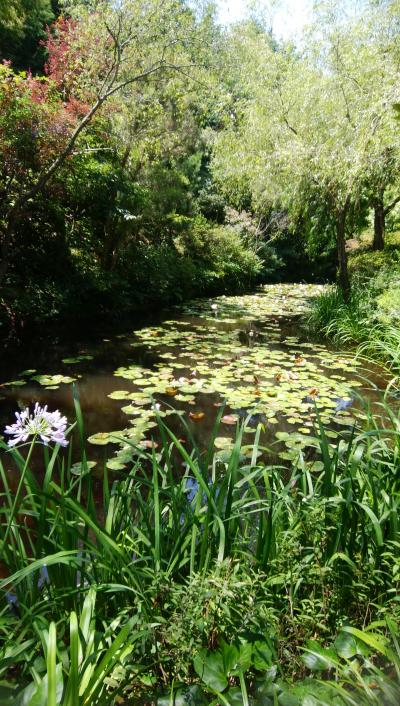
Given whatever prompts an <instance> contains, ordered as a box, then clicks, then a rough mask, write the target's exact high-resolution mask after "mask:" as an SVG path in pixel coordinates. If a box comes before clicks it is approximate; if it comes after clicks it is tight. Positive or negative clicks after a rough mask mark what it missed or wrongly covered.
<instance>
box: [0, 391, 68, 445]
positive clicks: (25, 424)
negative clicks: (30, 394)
mask: <svg viewBox="0 0 400 706" xmlns="http://www.w3.org/2000/svg"><path fill="white" fill-rule="evenodd" d="M15 416H16V418H17V421H16V422H15V424H10V425H9V426H7V427H6V428H5V430H4V433H5V434H10V435H11V436H13V437H14V439H10V440H9V442H8V445H9V446H16V445H17V444H20V443H23V442H25V441H27V440H28V439H29V437H30V436H35V437H38V438H39V439H41V441H42V442H43V443H44V444H45V445H46V446H47V444H49V443H50V442H53V443H54V444H60V446H67V444H68V441H67V439H66V438H65V431H66V429H67V424H68V421H67V418H66V417H62V416H61V414H60V412H59V411H58V409H57V410H56V411H55V412H48V410H47V405H46V406H45V407H40V406H39V403H38V402H36V404H35V407H34V410H33V414H29V408H28V407H27V408H26V409H24V411H23V412H16V413H15Z"/></svg>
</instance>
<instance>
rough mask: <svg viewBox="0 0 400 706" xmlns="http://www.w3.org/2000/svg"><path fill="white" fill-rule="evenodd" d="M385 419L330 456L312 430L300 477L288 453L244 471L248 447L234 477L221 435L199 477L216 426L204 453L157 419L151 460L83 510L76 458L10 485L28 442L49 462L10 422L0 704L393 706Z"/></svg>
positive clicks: (391, 493)
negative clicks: (316, 462)
mask: <svg viewBox="0 0 400 706" xmlns="http://www.w3.org/2000/svg"><path fill="white" fill-rule="evenodd" d="M75 405H76V414H77V424H78V432H79V438H81V440H83V439H84V429H83V426H82V425H83V420H82V414H81V411H80V406H79V402H78V400H77V399H75ZM386 414H387V416H386V420H387V421H386V426H385V427H381V428H379V427H378V426H377V424H376V421H375V419H374V417H373V416H372V415H370V416H369V417H367V421H366V424H365V425H364V426H363V427H362V428H354V429H353V430H349V433H348V435H347V437H346V438H343V439H342V440H341V441H340V443H339V445H337V444H335V443H333V442H330V441H329V439H328V437H327V436H326V434H325V430H324V428H323V426H322V425H321V424H318V423H317V424H316V427H315V430H314V434H315V438H316V443H317V446H318V453H319V456H320V458H321V468H320V471H319V472H315V471H314V472H313V473H312V474H311V473H310V471H309V470H308V465H307V463H306V462H305V459H304V457H303V454H302V453H301V452H300V453H299V456H298V459H297V462H292V463H291V464H289V465H287V466H286V467H284V466H281V467H279V466H275V467H265V466H264V465H263V464H259V463H257V456H258V453H257V451H258V449H257V446H258V444H259V431H258V432H257V435H256V439H255V442H254V449H253V455H252V458H251V459H249V458H244V457H243V456H242V455H241V445H242V435H243V426H242V427H241V426H239V425H238V428H237V432H236V437H235V443H234V448H233V451H232V452H231V454H230V455H229V457H228V458H226V460H225V461H223V462H222V461H221V460H220V459H217V458H216V457H215V456H214V452H213V442H214V439H215V438H216V437H217V434H218V428H219V424H220V418H221V415H222V410H221V411H220V413H219V415H218V418H217V421H216V424H215V427H214V429H213V431H212V435H211V439H210V443H209V447H208V449H207V450H206V451H205V452H204V453H200V452H199V450H198V448H197V447H196V444H195V442H194V440H192V446H191V448H188V449H185V448H184V446H183V445H182V444H181V442H180V441H179V439H178V438H177V436H175V435H174V434H173V433H172V432H171V431H170V429H169V428H168V427H167V426H166V425H165V424H164V422H163V421H162V419H160V418H159V419H158V425H159V435H160V438H161V440H162V441H161V445H160V447H159V448H158V449H157V452H156V451H155V450H154V449H153V450H151V451H143V450H142V451H140V452H138V457H137V461H136V462H134V464H133V467H132V469H131V470H130V471H129V472H128V473H124V474H123V476H118V474H110V473H109V472H108V473H107V471H106V468H105V469H104V483H103V491H102V494H101V497H100V498H98V497H95V496H94V494H93V483H92V479H91V470H90V464H88V463H87V461H86V458H87V456H86V451H85V447H84V445H83V446H82V462H81V464H80V466H79V464H78V465H77V464H75V465H74V466H71V463H70V460H69V458H70V457H69V456H68V451H70V450H71V449H70V448H69V450H68V449H64V450H63V449H62V447H60V446H59V445H58V446H57V445H56V446H55V447H54V450H53V449H50V447H49V446H43V454H44V455H43V462H44V476H43V480H42V481H39V480H38V478H37V476H36V475H35V474H34V473H33V472H32V471H31V469H30V457H31V452H32V450H33V448H34V447H35V446H36V447H37V446H39V445H40V444H41V443H42V440H43V438H44V439H45V442H46V443H47V442H50V443H51V439H53V438H54V441H59V442H60V443H61V442H62V444H63V445H66V444H68V439H69V432H70V430H71V428H69V430H68V431H66V420H64V419H63V418H60V417H59V416H57V414H50V413H47V411H46V410H44V411H43V410H42V409H41V408H36V409H35V411H34V413H33V415H31V417H30V418H28V417H24V416H22V417H21V418H19V419H18V420H17V423H16V425H14V427H9V428H8V429H7V433H8V435H9V439H10V443H11V444H13V443H14V442H15V441H18V442H19V443H17V445H16V446H8V448H7V447H5V445H4V443H3V442H2V447H3V451H6V453H7V454H8V456H9V457H10V461H11V459H12V461H13V463H14V464H15V466H16V467H17V468H18V470H19V474H20V481H19V485H18V489H17V491H16V493H15V490H14V491H13V490H12V488H11V487H10V486H9V484H8V481H7V474H6V473H5V466H4V465H3V463H2V464H1V466H0V473H1V476H2V482H3V484H4V485H3V487H4V490H3V493H2V514H1V523H0V535H1V536H0V541H1V543H2V563H3V576H4V578H3V579H2V580H1V582H0V587H1V590H2V603H3V607H2V624H1V634H0V649H1V652H2V660H1V663H0V665H1V666H0V669H1V681H0V698H1V703H2V704H4V705H5V704H8V703H10V704H11V703H12V704H27V703H30V704H33V703H38V704H44V705H45V706H48V705H49V704H63V706H67V705H69V704H71V706H72V704H82V705H83V704H104V705H108V704H109V705H110V706H111V704H116V703H124V704H139V703H140V704H143V705H144V704H160V705H161V704H164V703H165V704H169V703H176V704H178V703H181V702H182V703H187V702H188V703H193V704H211V703H213V704H236V703H240V704H242V703H243V704H246V703H248V704H263V705H265V704H271V706H272V705H273V704H275V703H278V704H289V703H290V704H292V703H293V704H302V703H303V701H302V699H303V698H304V697H305V696H307V698H308V699H309V700H310V699H311V703H315V704H325V703H326V704H328V703H335V704H338V705H340V706H341V705H342V704H343V706H344V705H347V704H357V705H358V706H362V704H366V705H367V704H368V705H369V704H374V703H376V704H377V705H378V704H379V705H381V704H383V703H385V704H393V705H394V704H395V703H397V702H398V699H399V695H400V686H399V682H398V670H399V668H400V654H399V648H398V642H397V640H398V638H397V627H396V626H397V624H398V617H399V616H398V600H397V594H398V580H399V576H400V573H399V552H398V546H399V541H400V536H399V532H400V530H399V526H398V505H399V500H400V489H399V483H400V478H399V468H400V464H399V453H400V426H399V421H398V418H397V416H396V415H395V414H393V413H392V412H391V410H390V408H387V409H386ZM244 424H245V423H244ZM24 433H26V436H25V437H23V438H22V437H21V435H22V434H24ZM39 434H41V435H42V436H41V438H40V437H39ZM60 434H61V435H64V436H63V438H62V439H61V438H60ZM65 434H66V435H67V436H66V437H65ZM43 435H44V437H43ZM8 463H9V461H7V465H8ZM78 466H79V468H78ZM22 490H23V492H22ZM28 518H29V521H27V520H28ZM307 703H308V702H307Z"/></svg>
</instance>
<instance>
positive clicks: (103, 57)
mask: <svg viewBox="0 0 400 706" xmlns="http://www.w3.org/2000/svg"><path fill="white" fill-rule="evenodd" d="M95 5H96V9H95V11H92V9H91V7H86V5H82V4H79V5H78V6H77V7H76V8H75V12H74V13H72V17H71V18H70V19H68V20H66V19H64V18H61V19H60V20H59V21H58V24H57V26H56V29H55V32H54V34H53V33H52V34H49V36H48V41H47V48H48V51H49V59H48V63H47V74H48V78H47V79H46V81H45V82H44V83H43V86H44V87H45V89H44V92H43V90H42V88H40V90H38V87H39V86H41V85H42V82H41V80H40V79H37V80H34V79H33V78H32V77H31V76H28V77H27V78H23V77H22V76H19V77H16V76H14V75H12V73H10V72H11V69H10V68H9V67H8V69H6V73H7V75H3V82H2V90H1V93H0V101H2V103H3V106H6V107H7V105H9V94H10V90H11V93H12V100H11V104H10V105H12V107H11V108H10V109H9V112H8V113H7V112H3V130H4V131H5V133H6V134H7V140H3V142H2V145H3V148H5V149H6V151H7V152H8V153H9V154H11V158H12V160H14V162H16V163H17V165H18V168H17V170H16V175H17V176H18V175H19V174H20V178H15V176H13V175H12V174H11V172H10V170H9V169H7V170H6V174H5V181H4V183H3V188H2V206H1V213H0V221H1V223H0V225H1V230H0V250H1V264H0V277H1V276H3V277H4V274H5V272H6V269H7V265H8V260H9V253H10V249H11V247H12V245H13V241H14V236H15V232H16V227H17V225H18V223H19V222H20V220H21V218H22V217H23V215H24V214H25V213H26V210H27V209H28V208H29V204H30V203H31V201H32V199H34V198H35V197H36V196H37V195H38V194H39V193H41V192H43V190H44V189H45V188H46V187H47V185H48V184H49V182H50V181H51V180H52V179H54V177H55V175H57V173H58V172H59V171H60V169H61V168H62V167H64V166H65V165H66V164H67V163H68V162H69V161H70V160H71V159H73V156H74V152H75V151H76V146H77V144H78V143H79V141H80V140H81V138H82V136H83V134H84V133H85V131H86V130H87V128H88V127H89V126H90V125H91V124H92V122H93V120H94V118H95V117H96V116H97V115H98V114H99V113H100V111H101V110H102V108H103V106H104V105H105V104H110V110H112V102H113V100H115V98H116V96H118V95H122V94H125V95H127V94H129V92H130V91H131V90H132V88H133V87H134V86H135V85H137V84H142V85H148V84H149V82H151V81H152V80H153V79H154V78H155V77H156V76H157V75H161V74H163V75H165V76H169V75H171V74H172V73H175V72H181V73H184V74H185V75H186V76H187V75H188V72H190V70H191V68H192V67H193V66H194V60H193V59H192V56H194V55H195V49H194V47H193V46H191V41H192V39H193V36H191V33H192V31H193V28H194V22H193V14H192V13H191V12H190V11H189V10H188V9H187V7H186V6H185V5H184V4H183V3H181V2H179V0H178V1H175V0H167V1H162V0H151V2H149V3H147V4H146V5H145V6H143V3H141V2H139V0H124V2H122V3H119V4H118V6H114V5H112V4H109V3H107V2H100V3H95ZM3 74H4V72H3ZM41 91H42V92H41ZM50 94H51V96H52V100H51V101H48V97H49V96H50ZM29 102H30V103H31V104H32V105H33V104H35V105H37V106H38V110H36V111H34V115H35V124H34V126H33V127H32V123H29V121H28V123H29V124H28V125H27V128H26V130H20V131H19V133H18V134H17V135H16V136H14V137H13V133H12V112H13V110H14V109H16V110H18V108H19V106H20V105H24V106H25V104H26V103H29ZM10 111H11V112H10ZM50 114H52V115H53V117H54V115H55V116H56V122H57V121H58V127H57V126H56V127H54V128H53V129H52V130H51V131H50V132H49V130H48V129H47V121H48V119H49V115H50ZM61 115H63V116H65V117H66V118H67V119H66V120H65V122H64V124H63V126H60V116H61ZM57 116H58V117H57ZM32 129H33V130H34V131H37V132H38V135H39V136H40V139H39V140H33V141H32ZM29 131H30V133H31V134H30V138H31V140H30V144H29V150H30V152H33V154H32V155H29V159H27V156H26V155H25V153H21V152H20V151H19V150H18V145H17V144H16V143H15V140H16V141H17V142H18V140H21V139H22V140H24V139H25V140H26V141H27V142H29Z"/></svg>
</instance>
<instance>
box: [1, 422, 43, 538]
mask: <svg viewBox="0 0 400 706" xmlns="http://www.w3.org/2000/svg"><path fill="white" fill-rule="evenodd" d="M35 441H36V435H35V436H34V437H33V439H32V443H31V445H30V447H29V451H28V454H27V457H26V461H25V463H24V467H23V469H22V472H21V477H20V479H19V483H18V488H17V492H16V494H15V498H14V502H13V505H12V508H11V513H10V517H9V520H8V525H7V529H6V531H5V534H4V538H3V543H2V547H1V548H2V551H3V550H4V549H5V546H6V543H7V539H8V537H9V535H10V531H11V527H12V523H13V520H14V516H15V513H16V510H17V506H18V503H19V498H20V495H21V491H22V486H23V483H24V480H25V474H26V471H27V469H28V467H29V461H30V460H31V456H32V451H33V448H34V446H35Z"/></svg>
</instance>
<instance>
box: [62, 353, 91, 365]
mask: <svg viewBox="0 0 400 706" xmlns="http://www.w3.org/2000/svg"><path fill="white" fill-rule="evenodd" d="M83 360H93V356H92V355H77V356H75V357H74V358H62V362H63V363H65V364H66V365H74V364H75V363H81V362H82V361H83Z"/></svg>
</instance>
